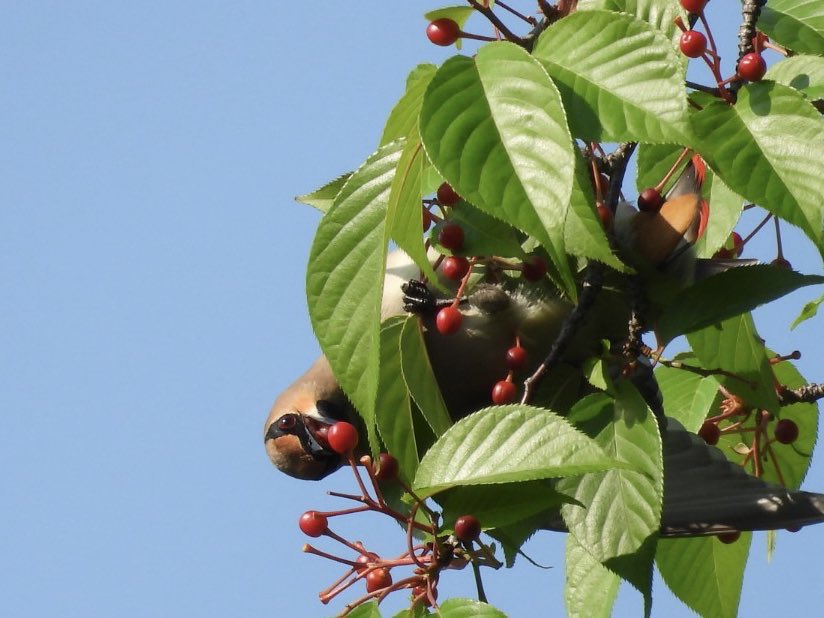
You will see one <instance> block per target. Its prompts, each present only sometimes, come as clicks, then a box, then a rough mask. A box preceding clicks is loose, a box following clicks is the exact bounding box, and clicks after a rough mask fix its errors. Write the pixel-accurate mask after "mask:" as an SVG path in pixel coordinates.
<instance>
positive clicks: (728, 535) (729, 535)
mask: <svg viewBox="0 0 824 618" xmlns="http://www.w3.org/2000/svg"><path fill="white" fill-rule="evenodd" d="M739 538H741V533H740V532H739V531H738V530H733V531H732V532H722V533H721V534H719V535H718V540H719V541H721V542H722V543H725V544H726V545H729V544H730V543H735V542H736V541H737V540H738V539H739Z"/></svg>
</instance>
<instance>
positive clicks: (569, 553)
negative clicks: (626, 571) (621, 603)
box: [564, 534, 621, 618]
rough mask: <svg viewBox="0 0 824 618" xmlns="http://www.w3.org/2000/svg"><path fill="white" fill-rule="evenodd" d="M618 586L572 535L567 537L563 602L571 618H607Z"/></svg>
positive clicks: (617, 580) (614, 575)
mask: <svg viewBox="0 0 824 618" xmlns="http://www.w3.org/2000/svg"><path fill="white" fill-rule="evenodd" d="M620 583H621V580H620V579H619V578H618V576H617V575H616V574H615V573H613V572H612V571H610V570H609V569H607V568H606V567H605V566H604V565H603V564H601V563H600V562H598V560H596V559H595V558H594V557H593V556H592V554H590V553H589V552H588V551H587V550H586V549H584V547H583V546H582V545H581V544H580V543H579V542H578V540H577V539H576V538H575V536H574V535H572V534H570V535H568V536H567V545H566V586H565V587H564V601H565V602H566V607H567V615H568V616H570V618H609V616H611V615H612V606H613V605H614V604H615V597H616V596H617V595H618V585H619V584H620Z"/></svg>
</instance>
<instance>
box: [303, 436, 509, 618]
mask: <svg viewBox="0 0 824 618" xmlns="http://www.w3.org/2000/svg"><path fill="white" fill-rule="evenodd" d="M327 441H328V443H329V446H330V447H331V448H332V449H333V450H334V451H335V452H336V453H339V454H340V455H342V456H345V457H346V458H347V459H348V461H349V464H350V466H351V469H352V471H353V473H354V475H355V480H356V481H357V484H358V487H359V488H360V492H361V493H360V495H354V494H343V493H338V492H329V493H330V495H333V496H336V497H339V498H344V499H347V500H351V501H354V502H358V503H360V505H359V506H356V507H353V508H348V509H341V510H337V511H328V512H321V511H315V510H310V511H306V512H305V513H304V514H303V515H301V517H300V520H299V521H298V526H299V527H300V529H301V531H302V532H303V533H304V534H306V535H307V536H309V537H312V538H319V537H324V536H325V537H328V538H330V539H332V540H334V541H336V542H338V543H339V544H341V545H343V546H344V547H345V548H346V549H347V550H349V551H351V552H352V553H351V554H349V556H338V555H335V554H332V553H329V552H326V551H322V550H320V549H317V548H315V547H313V546H312V545H309V544H305V545H304V546H303V551H304V552H306V553H310V554H314V555H316V556H320V557H323V558H326V559H328V560H333V561H335V562H338V563H341V564H344V565H346V566H347V567H348V568H347V570H346V571H345V572H344V574H343V575H342V576H341V577H340V578H338V579H337V580H336V581H335V582H333V583H332V584H331V585H330V586H328V587H327V588H326V589H324V590H322V591H321V592H320V593H319V595H318V596H319V598H320V600H321V602H322V603H324V604H326V603H329V602H330V601H331V600H332V599H333V598H335V597H336V596H337V595H339V594H340V593H342V592H343V591H345V590H347V589H349V588H350V587H351V586H353V585H355V584H356V583H357V582H359V581H363V582H364V584H365V588H366V594H365V595H364V596H362V597H360V598H358V599H357V600H355V601H353V602H351V603H349V604H348V605H347V606H346V607H345V609H344V612H343V614H344V615H346V614H348V613H349V612H350V611H352V610H353V609H354V608H355V607H357V606H359V605H361V604H363V603H366V602H367V601H369V600H371V599H377V601H378V602H380V601H382V600H383V599H384V598H386V597H387V596H388V595H389V594H391V593H392V592H396V591H398V590H408V591H410V592H411V604H412V606H413V607H414V606H416V605H419V606H423V607H431V606H434V605H436V604H437V598H438V580H439V576H440V573H441V571H442V570H443V569H447V568H463V567H464V566H466V565H467V564H469V563H472V564H473V567H477V565H478V564H481V563H483V564H493V565H495V566H497V563H496V561H494V559H491V554H490V552H489V550H488V549H487V548H486V547H485V546H484V545H483V544H480V542H479V541H478V539H479V537H480V534H481V523H480V521H479V520H478V518H477V517H475V516H474V515H463V516H461V517H459V518H458V519H457V520H456V521H455V525H454V534H452V535H446V534H443V533H442V532H441V529H440V527H439V523H438V519H439V518H438V515H437V514H436V513H435V512H433V511H432V510H431V509H430V508H429V507H428V506H427V505H426V504H425V503H424V501H423V500H421V499H420V498H418V497H417V496H416V495H415V494H414V492H412V490H411V489H410V488H409V487H407V486H406V485H405V484H404V483H403V480H402V479H401V478H400V476H399V467H398V460H397V459H396V458H395V457H393V456H392V455H390V454H388V453H381V454H380V456H379V458H378V466H377V468H376V467H375V465H374V463H373V461H372V458H371V457H369V456H363V457H361V458H360V459H359V463H360V466H361V467H362V468H363V469H364V470H365V471H366V474H367V477H368V480H369V484H370V485H371V488H372V493H370V492H369V491H368V490H367V487H366V483H364V479H363V477H362V475H361V473H360V471H359V469H358V466H357V465H356V462H355V457H354V450H355V448H356V447H357V444H358V432H357V429H356V428H355V427H354V426H353V425H351V424H350V423H347V422H345V421H340V422H337V423H335V424H334V425H332V427H330V429H329V432H328V437H327ZM381 483H398V484H400V485H401V487H402V488H403V490H404V491H405V492H406V493H407V494H408V495H409V496H410V497H411V498H412V502H413V504H412V507H411V509H410V511H409V513H401V512H399V511H397V510H395V509H394V508H392V507H391V506H390V505H389V504H388V502H387V500H386V499H385V498H384V494H383V492H382V491H381ZM365 512H373V513H380V514H382V515H385V516H387V517H390V518H392V519H394V520H396V521H397V522H399V523H400V524H402V525H403V527H404V529H405V536H406V549H405V551H404V552H402V553H401V554H400V555H398V556H396V557H391V558H385V557H381V556H380V555H378V554H377V553H375V552H373V551H369V550H368V549H367V548H366V546H365V545H364V544H363V542H361V541H350V540H348V539H346V538H344V537H342V536H340V535H339V534H337V533H335V532H334V531H333V530H332V529H331V527H330V520H331V519H333V518H334V517H340V516H343V515H353V514H357V513H365ZM419 514H422V515H423V517H422V518H421V517H419ZM416 534H417V535H419V536H423V538H424V541H417V540H416V539H415V535H416ZM473 543H478V544H479V547H480V548H481V552H480V553H477V552H475V551H474V550H473ZM484 558H485V559H486V561H485V562H482V561H483V560H484ZM403 567H407V568H411V569H412V571H411V574H409V575H407V576H405V577H403V578H401V579H398V580H397V581H395V579H394V577H393V570H398V569H401V568H403Z"/></svg>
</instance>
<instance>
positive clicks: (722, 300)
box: [655, 264, 824, 343]
mask: <svg viewBox="0 0 824 618" xmlns="http://www.w3.org/2000/svg"><path fill="white" fill-rule="evenodd" d="M820 283H824V277H822V276H819V275H802V274H801V273H797V272H795V271H792V270H787V269H785V268H779V267H777V266H771V265H769V264H757V265H753V266H738V267H736V268H731V269H729V270H727V271H724V272H722V273H719V274H717V275H713V276H711V277H707V278H706V279H704V280H702V281H699V282H698V283H696V284H695V285H692V286H690V287H688V288H687V289H685V290H684V291H682V292H681V293H679V294H678V295H676V297H675V299H674V300H673V301H672V303H670V304H669V305H668V306H667V307H666V309H665V310H664V314H663V315H662V316H661V318H660V319H659V320H658V323H657V324H656V330H655V332H656V333H657V335H658V339H659V341H660V342H661V343H668V342H669V341H671V340H672V339H674V338H675V337H676V336H678V335H682V334H684V333H689V332H692V331H695V330H698V329H700V328H704V327H705V326H709V325H710V324H714V323H716V322H720V321H722V320H725V319H727V318H730V317H733V316H735V315H739V314H741V313H745V312H747V311H751V310H752V309H755V308H756V307H758V306H760V305H763V304H764V303H768V302H770V301H772V300H775V299H777V298H781V297H782V296H785V295H786V294H789V293H790V292H794V291H795V290H797V289H799V288H801V287H804V286H808V285H817V284H820Z"/></svg>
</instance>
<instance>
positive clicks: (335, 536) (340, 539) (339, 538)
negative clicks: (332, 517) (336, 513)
mask: <svg viewBox="0 0 824 618" xmlns="http://www.w3.org/2000/svg"><path fill="white" fill-rule="evenodd" d="M323 534H324V535H326V536H328V537H329V538H332V539H335V540H336V541H337V542H338V543H341V544H342V545H346V547H348V548H349V549H354V550H355V551H356V552H358V553H359V554H363V555H364V556H366V557H369V552H368V551H366V549H364V548H363V547H358V546H357V545H355V544H354V543H350V542H349V541H347V540H346V539H345V538H343V537H342V536H340V535H339V534H335V533H334V532H332V531H331V530H329V528H327V529H326V531H325V532H324V533H323Z"/></svg>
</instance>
